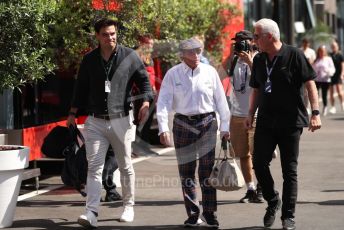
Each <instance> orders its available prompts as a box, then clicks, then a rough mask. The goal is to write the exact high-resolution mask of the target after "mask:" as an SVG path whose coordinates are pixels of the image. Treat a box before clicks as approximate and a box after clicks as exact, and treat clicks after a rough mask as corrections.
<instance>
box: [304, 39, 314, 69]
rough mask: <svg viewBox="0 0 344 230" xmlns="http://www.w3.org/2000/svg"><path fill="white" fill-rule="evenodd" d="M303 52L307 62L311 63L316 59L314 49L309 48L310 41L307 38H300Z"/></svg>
mask: <svg viewBox="0 0 344 230" xmlns="http://www.w3.org/2000/svg"><path fill="white" fill-rule="evenodd" d="M300 49H301V50H302V51H303V54H304V55H305V56H306V58H307V60H308V62H309V64H311V65H312V64H313V62H314V61H315V59H316V53H315V51H314V49H312V48H311V43H310V41H309V40H308V39H307V38H304V39H302V46H301V48H300Z"/></svg>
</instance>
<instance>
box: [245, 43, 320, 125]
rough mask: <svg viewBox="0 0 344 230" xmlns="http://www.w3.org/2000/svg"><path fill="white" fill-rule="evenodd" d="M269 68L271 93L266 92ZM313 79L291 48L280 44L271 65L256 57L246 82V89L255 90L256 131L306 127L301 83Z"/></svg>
mask: <svg viewBox="0 0 344 230" xmlns="http://www.w3.org/2000/svg"><path fill="white" fill-rule="evenodd" d="M274 62H275V64H274V65H273V63H274ZM271 68H272V71H271V75H270V77H269V79H270V81H271V92H266V82H267V78H268V74H267V69H271ZM315 77H316V74H315V72H314V71H313V68H312V66H311V65H310V64H309V62H308V61H307V59H306V57H305V55H304V54H303V53H302V51H300V50H299V49H297V48H295V47H292V46H289V45H285V44H283V45H282V47H281V50H280V51H279V52H278V54H277V55H276V56H275V58H274V60H272V61H270V60H269V58H268V55H267V54H266V53H259V54H257V55H256V56H255V58H254V61H253V68H252V76H251V80H250V86H251V87H252V88H257V89H259V93H258V118H257V127H271V128H275V127H307V126H308V114H307V110H306V107H305V105H304V90H305V86H304V83H305V82H306V81H309V80H312V79H314V78H315Z"/></svg>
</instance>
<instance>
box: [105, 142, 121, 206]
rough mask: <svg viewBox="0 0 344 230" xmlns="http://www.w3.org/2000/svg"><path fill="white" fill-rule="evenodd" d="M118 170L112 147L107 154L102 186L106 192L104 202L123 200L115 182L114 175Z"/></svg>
mask: <svg viewBox="0 0 344 230" xmlns="http://www.w3.org/2000/svg"><path fill="white" fill-rule="evenodd" d="M117 169H118V165H117V161H116V157H115V152H114V151H113V149H112V147H111V146H109V149H108V151H107V153H106V157H105V164H104V169H103V173H102V184H103V187H104V189H105V191H106V194H105V198H104V200H103V201H104V202H113V201H118V200H121V199H122V197H121V195H120V194H119V193H118V192H117V190H116V184H115V182H114V181H113V174H114V172H115V171H116V170H117Z"/></svg>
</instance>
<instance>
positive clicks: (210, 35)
mask: <svg viewBox="0 0 344 230" xmlns="http://www.w3.org/2000/svg"><path fill="white" fill-rule="evenodd" d="M59 2H60V7H59V13H58V14H57V15H58V21H59V23H57V27H56V28H55V36H54V37H55V40H57V41H59V42H60V43H59V45H58V47H59V49H60V51H61V52H60V55H61V54H62V60H63V64H64V65H66V64H67V65H68V63H69V64H75V63H79V62H80V56H81V55H80V54H81V53H82V52H83V51H85V49H87V47H90V44H93V45H94V44H95V42H94V38H93V36H92V35H91V34H92V33H94V31H93V28H92V26H93V24H94V22H95V21H96V20H97V19H99V18H101V17H104V16H106V17H111V18H113V19H115V20H117V21H118V22H119V34H118V40H119V43H121V44H123V45H125V46H128V47H135V46H136V45H137V37H138V36H139V35H143V34H151V35H153V37H154V38H155V39H156V41H157V46H156V47H157V48H158V49H156V51H157V52H156V56H159V57H160V58H163V59H166V60H168V61H170V62H173V61H176V60H177V57H176V49H175V48H176V44H177V43H178V42H179V40H181V39H187V38H190V37H192V36H195V35H204V36H205V44H206V49H208V51H209V52H211V54H212V56H214V59H215V61H218V62H220V61H221V51H222V47H221V42H220V41H221V40H222V39H223V38H224V37H225V36H226V34H224V33H222V29H223V28H224V26H225V25H226V24H227V23H228V21H229V20H231V18H232V17H233V16H235V15H238V14H239V13H240V12H238V10H237V8H236V6H234V5H232V4H229V3H227V2H228V1H220V0H198V1H189V0H117V1H116V2H117V3H118V5H119V10H115V11H113V10H110V7H109V6H110V5H111V4H112V3H113V2H114V1H113V0H103V1H102V3H103V6H104V8H103V9H102V10H94V9H92V7H90V1H89V0H78V1H73V0H60V1H59ZM67 19H68V20H67ZM60 57H61V56H60Z"/></svg>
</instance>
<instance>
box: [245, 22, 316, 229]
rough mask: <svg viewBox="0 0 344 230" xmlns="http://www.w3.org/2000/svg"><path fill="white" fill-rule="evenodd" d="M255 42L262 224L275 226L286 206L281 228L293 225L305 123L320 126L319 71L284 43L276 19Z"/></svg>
mask: <svg viewBox="0 0 344 230" xmlns="http://www.w3.org/2000/svg"><path fill="white" fill-rule="evenodd" d="M254 29H255V30H254V41H255V43H256V44H257V46H258V47H259V49H260V51H261V53H260V54H257V55H256V56H255V58H254V62H253V69H252V77H251V81H250V86H251V87H252V88H253V91H252V94H251V100H250V109H249V117H248V118H247V120H246V123H247V126H248V127H251V126H252V121H253V116H254V114H255V112H256V110H257V108H259V110H258V117H257V124H256V132H255V137H254V154H253V167H254V170H255V173H256V177H257V179H258V182H259V184H261V186H262V190H263V196H264V199H265V200H266V201H267V202H268V207H267V209H266V210H267V211H266V214H265V216H264V226H265V227H271V226H272V225H273V223H274V221H275V215H276V212H277V211H278V210H279V209H280V207H281V206H282V216H281V219H282V225H283V229H288V230H290V229H295V221H294V213H295V204H296V199H297V163H298V161H297V160H298V155H299V141H300V136H301V134H302V130H303V128H304V127H307V126H308V127H309V128H308V129H309V130H310V131H312V132H313V131H315V130H317V129H319V128H320V127H321V121H320V116H319V104H318V94H317V90H316V86H315V83H314V81H313V79H314V78H315V73H314V71H313V69H312V67H311V66H310V64H309V63H308V61H307V59H306V57H305V56H304V55H303V54H302V52H301V51H300V50H299V49H297V48H295V47H292V46H288V45H286V44H283V43H282V42H281V41H280V32H279V28H278V25H277V24H276V22H274V21H272V20H271V19H261V20H259V21H258V22H256V24H255V26H254ZM304 87H306V89H307V91H308V95H309V100H310V104H311V108H312V116H311V118H310V120H308V119H309V118H308V114H307V110H306V107H305V104H304V101H303V98H304V95H303V94H304ZM277 145H278V147H279V149H280V157H281V165H282V173H283V179H284V182H283V195H282V201H281V199H280V198H279V193H278V192H277V191H276V190H275V188H274V180H273V178H272V176H271V173H270V169H269V165H270V162H271V160H272V154H273V152H274V150H275V148H276V146H277ZM282 202H283V205H282Z"/></svg>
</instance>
